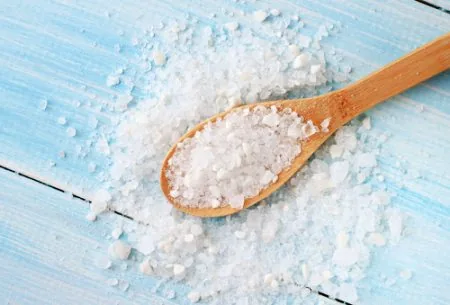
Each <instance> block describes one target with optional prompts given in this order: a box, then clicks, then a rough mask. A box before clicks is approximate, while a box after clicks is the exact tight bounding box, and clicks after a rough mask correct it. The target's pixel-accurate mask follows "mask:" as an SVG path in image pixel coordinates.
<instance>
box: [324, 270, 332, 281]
mask: <svg viewBox="0 0 450 305" xmlns="http://www.w3.org/2000/svg"><path fill="white" fill-rule="evenodd" d="M322 277H323V280H324V281H328V280H330V279H331V278H332V277H333V274H332V273H331V271H330V270H324V271H322Z"/></svg>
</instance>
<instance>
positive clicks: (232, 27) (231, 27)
mask: <svg viewBox="0 0 450 305" xmlns="http://www.w3.org/2000/svg"><path fill="white" fill-rule="evenodd" d="M224 27H225V28H226V29H227V30H228V31H231V32H234V31H236V30H237V29H238V28H239V23H237V22H229V23H225V24H224Z"/></svg>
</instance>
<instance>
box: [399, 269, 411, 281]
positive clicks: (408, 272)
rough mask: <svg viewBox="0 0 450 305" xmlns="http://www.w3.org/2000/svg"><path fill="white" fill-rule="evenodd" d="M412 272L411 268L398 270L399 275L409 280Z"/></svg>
mask: <svg viewBox="0 0 450 305" xmlns="http://www.w3.org/2000/svg"><path fill="white" fill-rule="evenodd" d="M412 275H413V274H412V272H411V270H402V271H400V277H401V278H402V279H404V280H409V279H411V277H412Z"/></svg>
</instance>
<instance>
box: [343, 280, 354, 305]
mask: <svg viewBox="0 0 450 305" xmlns="http://www.w3.org/2000/svg"><path fill="white" fill-rule="evenodd" d="M339 298H340V299H341V300H345V301H347V302H352V303H353V302H356V301H357V300H358V294H357V292H356V288H355V285H353V284H350V283H343V284H341V286H340V287H339Z"/></svg>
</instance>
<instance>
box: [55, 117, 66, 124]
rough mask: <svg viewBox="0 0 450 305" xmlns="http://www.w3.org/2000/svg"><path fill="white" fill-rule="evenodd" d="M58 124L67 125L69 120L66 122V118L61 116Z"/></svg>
mask: <svg viewBox="0 0 450 305" xmlns="http://www.w3.org/2000/svg"><path fill="white" fill-rule="evenodd" d="M57 122H58V124H59V125H66V123H67V120H66V118H65V117H63V116H60V117H59V118H58V120H57Z"/></svg>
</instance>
